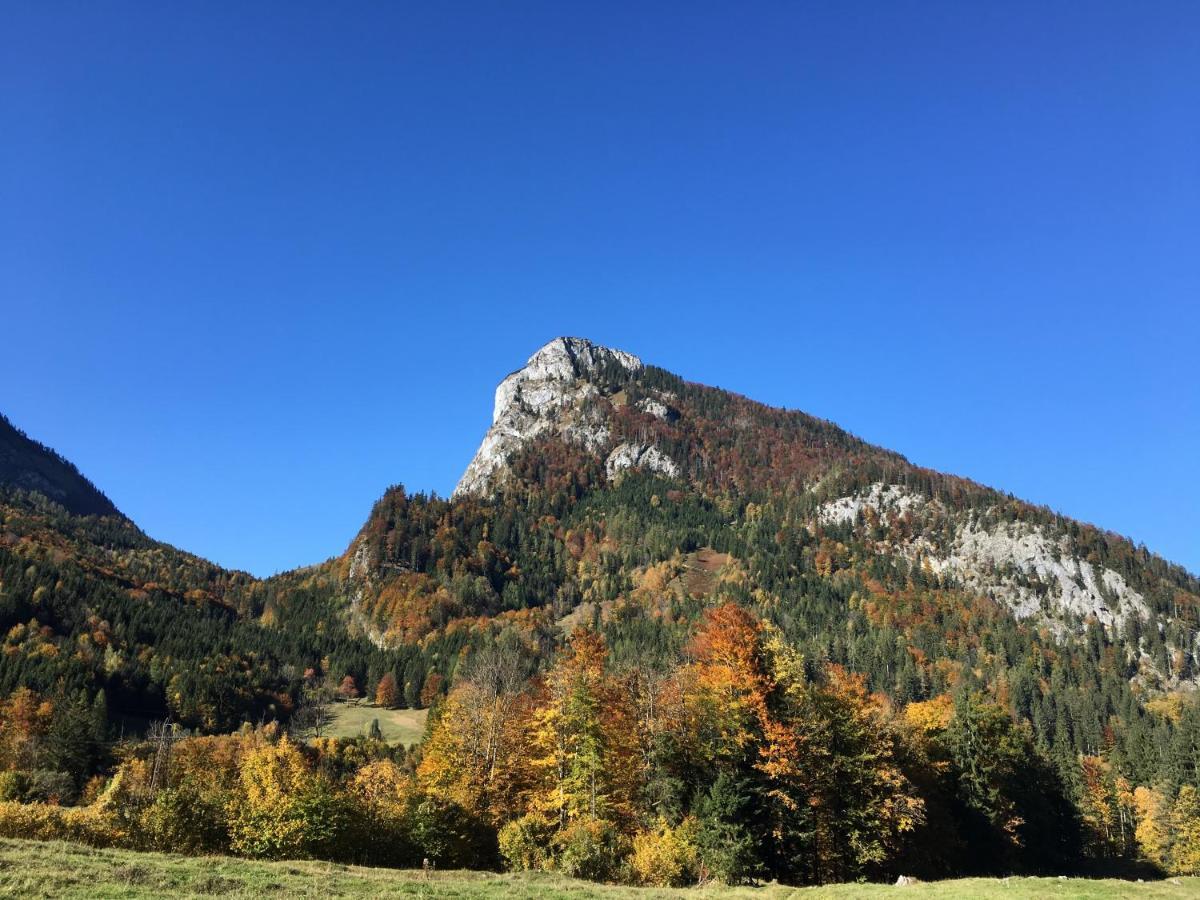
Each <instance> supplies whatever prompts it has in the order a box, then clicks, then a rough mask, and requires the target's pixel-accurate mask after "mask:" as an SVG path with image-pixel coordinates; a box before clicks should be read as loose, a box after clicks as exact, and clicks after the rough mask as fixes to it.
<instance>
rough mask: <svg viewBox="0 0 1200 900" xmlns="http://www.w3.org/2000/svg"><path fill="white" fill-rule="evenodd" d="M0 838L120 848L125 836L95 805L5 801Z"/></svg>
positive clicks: (106, 812)
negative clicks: (56, 804) (59, 804)
mask: <svg viewBox="0 0 1200 900" xmlns="http://www.w3.org/2000/svg"><path fill="white" fill-rule="evenodd" d="M0 837H7V838H29V839H33V840H39V841H56V840H57V841H75V842H76V843H80V844H90V845H91V846H93V847H112V846H117V845H121V844H123V843H124V841H125V839H126V837H127V835H126V834H125V833H124V832H123V831H122V830H121V829H120V828H119V827H118V825H117V822H116V819H115V817H114V816H113V815H112V812H111V811H110V810H109V809H108V808H106V807H103V806H101V805H99V804H97V805H94V806H55V805H52V804H49V803H13V802H11V801H9V802H6V803H0Z"/></svg>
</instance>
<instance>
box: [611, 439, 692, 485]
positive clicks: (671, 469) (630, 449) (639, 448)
mask: <svg viewBox="0 0 1200 900" xmlns="http://www.w3.org/2000/svg"><path fill="white" fill-rule="evenodd" d="M624 469H648V470H649V471H651V472H658V473H659V474H660V475H666V476H668V477H670V478H675V477H677V476H678V475H679V466H677V465H676V464H675V461H674V460H672V459H671V458H670V457H669V456H667V455H666V454H665V453H663V452H662V451H661V450H659V449H658V448H657V447H655V446H654V445H652V444H621V445H620V446H618V447H617V448H616V449H614V450H613V452H612V453H610V454H608V459H606V460H605V461H604V470H605V472H606V473H607V474H608V477H609V478H610V479H611V478H614V477H616V475H617V473H618V472H621V471H622V470H624Z"/></svg>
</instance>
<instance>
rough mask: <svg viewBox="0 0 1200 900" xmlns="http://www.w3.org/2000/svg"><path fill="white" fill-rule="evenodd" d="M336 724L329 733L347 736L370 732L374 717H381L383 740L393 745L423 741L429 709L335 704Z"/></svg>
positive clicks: (334, 715) (334, 716)
mask: <svg viewBox="0 0 1200 900" xmlns="http://www.w3.org/2000/svg"><path fill="white" fill-rule="evenodd" d="M331 712H332V713H333V724H332V725H330V727H329V729H328V730H327V731H326V732H325V733H326V734H328V735H329V736H330V737H338V738H346V737H354V736H356V735H359V734H366V733H367V732H368V731H370V729H371V720H372V719H378V720H379V729H380V731H382V732H383V739H384V740H385V741H387V742H388V743H389V744H403V745H404V746H405V747H407V746H409V745H410V744H419V743H420V742H421V738H422V737H424V736H425V716H426V715H427V714H428V713H429V710H427V709H384V708H383V707H379V706H374V705H373V704H370V703H362V702H360V703H335V704H333V706H332V708H331Z"/></svg>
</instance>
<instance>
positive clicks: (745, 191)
mask: <svg viewBox="0 0 1200 900" xmlns="http://www.w3.org/2000/svg"><path fill="white" fill-rule="evenodd" d="M0 134H2V137H0V341H2V343H0V347H2V351H0V410H2V411H3V412H5V413H6V414H7V415H9V417H10V418H11V419H12V420H13V421H14V422H15V423H16V424H17V425H18V426H20V427H22V428H24V429H25V430H26V431H27V432H29V433H30V434H31V435H33V436H34V437H36V438H38V439H40V440H42V441H43V442H45V443H48V444H50V445H51V446H53V447H55V448H57V449H58V450H60V451H61V452H62V453H63V454H65V455H66V456H67V457H68V458H70V459H71V460H73V461H74V462H76V463H77V464H78V465H79V467H80V468H81V469H82V470H83V471H84V473H85V474H87V475H88V476H89V477H90V478H92V480H93V481H95V482H96V483H97V484H98V485H99V486H100V487H101V489H103V490H104V491H105V492H107V493H108V494H109V496H110V497H111V498H112V499H113V500H114V501H115V502H116V504H117V505H118V506H119V507H120V508H121V509H122V510H124V511H125V512H126V513H128V514H129V515H130V516H132V517H133V518H134V519H135V520H136V521H137V522H138V523H139V524H140V525H142V527H143V528H145V529H146V530H147V531H148V532H149V533H150V534H151V535H153V536H155V537H157V538H160V539H163V540H166V541H169V542H171V543H174V544H176V545H179V546H181V547H184V548H186V549H188V550H192V551H194V552H197V553H200V554H202V555H205V556H208V557H210V558H212V559H214V560H216V561H217V562H220V563H222V564H225V565H228V566H236V567H241V568H246V569H249V570H250V571H253V572H255V573H257V574H270V573H272V572H274V571H277V570H281V569H286V568H290V567H292V566H295V565H300V564H305V563H311V562H316V561H319V560H321V559H324V558H326V557H328V556H331V555H334V554H337V553H340V552H341V551H342V550H343V549H344V548H345V547H346V545H347V544H348V542H349V541H350V539H351V537H352V536H353V535H354V533H355V532H356V531H357V529H358V528H359V526H360V525H361V524H362V522H363V521H364V519H365V518H366V515H367V513H368V511H369V509H370V506H371V504H372V503H373V502H374V501H375V500H376V499H377V498H378V497H379V495H380V494H381V493H382V491H383V490H384V488H386V487H387V486H388V485H389V484H392V483H395V482H403V483H405V484H406V485H408V486H409V487H410V488H412V489H424V490H436V491H438V492H439V493H442V494H445V493H448V492H449V491H450V490H451V489H452V488H453V486H454V483H455V481H456V480H457V478H458V476H459V475H460V474H461V472H462V469H463V468H464V467H465V466H466V464H467V462H468V460H469V459H470V457H471V455H472V454H473V452H474V450H475V447H476V445H477V443H478V441H479V439H480V438H481V437H482V435H483V432H484V430H485V429H486V427H487V425H488V422H489V419H490V415H491V407H492V393H493V389H494V387H495V384H496V382H497V381H499V379H500V378H501V377H503V376H504V375H505V374H507V373H508V372H509V371H511V370H512V369H514V368H516V367H518V366H519V365H520V364H521V363H522V362H523V361H524V360H525V358H526V357H528V356H529V354H530V353H532V352H533V351H534V350H535V349H536V348H537V347H538V346H540V345H541V344H543V343H544V342H545V341H547V340H549V339H550V338H552V337H554V336H556V335H559V334H576V335H583V336H587V337H590V338H592V339H593V340H596V341H599V342H602V343H605V344H608V345H610V346H614V347H619V348H622V349H626V350H630V351H632V352H635V353H638V354H640V355H641V356H642V357H643V358H644V359H645V360H646V361H648V362H652V363H655V364H658V365H661V366H664V367H665V368H668V369H671V370H673V371H675V372H678V373H679V374H681V375H683V376H684V377H687V378H689V379H692V380H696V381H702V382H706V383H709V384H716V385H720V386H722V387H728V388H731V389H734V390H737V391H739V392H741V393H744V394H748V395H750V396H752V397H754V398H756V399H760V400H763V401H766V402H769V403H772V404H776V405H781V406H787V407H790V408H799V409H803V410H806V411H808V412H811V413H814V414H816V415H819V416H823V417H826V418H829V419H832V420H834V421H836V422H838V423H839V424H841V425H843V426H845V427H847V428H849V429H850V430H851V431H853V432H855V433H856V434H859V435H860V436H862V437H864V438H866V439H868V440H870V441H873V442H875V443H878V444H882V445H884V446H886V447H889V448H892V449H895V450H898V451H900V452H902V453H904V454H905V455H906V456H908V458H909V459H911V460H913V461H914V462H917V463H920V464H924V465H928V466H932V467H934V468H937V469H942V470H945V471H949V472H953V473H957V474H961V475H966V476H969V477H972V478H975V479H977V480H979V481H982V482H985V483H987V484H991V485H994V486H997V487H1000V488H1003V489H1006V490H1010V491H1012V492H1014V493H1016V494H1017V495H1019V496H1021V497H1024V498H1026V499H1029V500H1033V501H1036V502H1041V503H1046V504H1049V505H1050V506H1052V507H1054V508H1056V509H1059V510H1061V511H1063V512H1065V513H1067V514H1069V515H1072V516H1076V517H1079V518H1082V519H1084V520H1087V521H1091V522H1095V523H1096V524H1098V525H1101V526H1104V527H1107V528H1111V529H1113V530H1116V531H1119V532H1121V533H1123V534H1128V535H1130V536H1131V537H1133V538H1134V539H1135V540H1137V541H1141V542H1145V543H1146V544H1147V545H1149V546H1150V547H1151V548H1152V549H1154V550H1156V551H1158V552H1160V553H1162V554H1163V555H1165V556H1167V557H1168V558H1171V559H1174V560H1176V561H1179V562H1182V563H1184V564H1185V565H1187V566H1188V567H1189V568H1191V569H1192V571H1200V478H1198V477H1197V464H1198V463H1200V355H1198V352H1197V351H1198V348H1200V311H1198V310H1197V303H1198V302H1200V4H1197V3H1195V2H1192V0H1187V2H1180V3H1171V2H1141V0H1139V2H1130V3H1125V4H1113V3H1103V2H1097V3H1087V4H1077V3H1057V2H1049V3H1047V2H1035V3H1027V4H1023V3H1003V4H980V3H963V2H961V0H954V2H947V3H932V2H931V3H910V2H897V3H857V2H828V3H769V2H764V3H752V4H742V3H720V4H717V3H693V2H687V3H682V2H681V3H674V4H655V3H630V4H620V3H595V4H584V3H562V2H548V3H545V4H524V3H485V2H477V3H469V4H457V3H451V2H442V0H439V2H436V3H427V4H417V3H398V2H380V3H368V2H362V3H354V4H334V3H297V2H287V3H278V4H271V3H266V2H262V3H249V4H245V3H234V2H228V3H208V2H205V3H185V2H172V3H150V2H146V3H139V4H129V5H125V4H119V3H107V2H101V3H90V2H50V3H36V2H25V3H11V2H4V3H3V4H0Z"/></svg>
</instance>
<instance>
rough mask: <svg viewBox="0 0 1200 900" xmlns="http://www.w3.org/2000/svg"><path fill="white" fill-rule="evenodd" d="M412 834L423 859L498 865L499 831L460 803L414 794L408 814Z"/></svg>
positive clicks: (469, 865)
mask: <svg viewBox="0 0 1200 900" xmlns="http://www.w3.org/2000/svg"><path fill="white" fill-rule="evenodd" d="M405 818H406V820H407V821H406V824H407V826H408V827H407V830H408V833H409V837H410V839H411V840H412V843H413V845H414V848H415V849H416V851H417V853H419V854H420V856H421V858H422V859H430V860H432V861H433V862H435V863H437V865H439V866H441V867H443V868H471V869H490V868H497V867H498V864H499V861H500V853H499V849H498V847H497V844H496V832H495V831H494V830H493V829H491V828H489V827H488V826H487V825H485V824H484V823H482V822H480V821H479V819H478V818H476V817H475V816H473V815H471V814H470V813H469V812H467V811H466V810H465V809H463V808H462V807H461V806H459V805H458V804H457V803H449V802H447V801H444V800H440V799H437V798H435V797H414V798H412V799H411V800H410V806H409V809H408V813H407V815H406V817H405Z"/></svg>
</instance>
